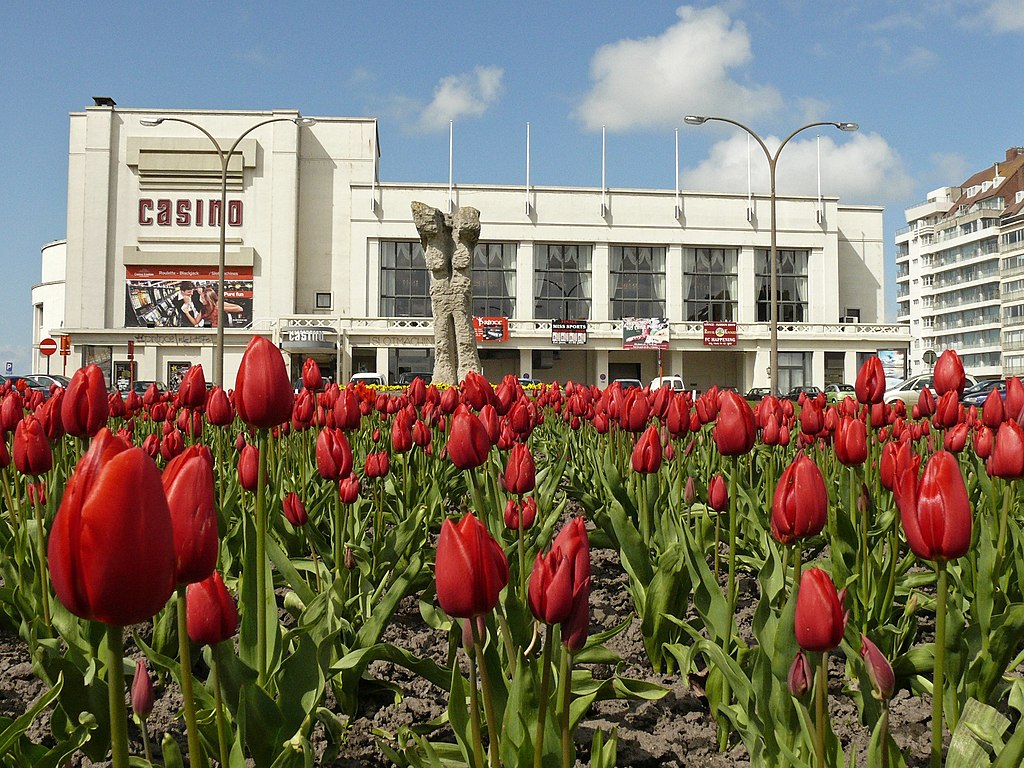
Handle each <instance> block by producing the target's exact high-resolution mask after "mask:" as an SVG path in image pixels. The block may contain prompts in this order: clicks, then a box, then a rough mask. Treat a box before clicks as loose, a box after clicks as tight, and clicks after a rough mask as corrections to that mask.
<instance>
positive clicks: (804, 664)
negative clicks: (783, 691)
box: [789, 651, 814, 701]
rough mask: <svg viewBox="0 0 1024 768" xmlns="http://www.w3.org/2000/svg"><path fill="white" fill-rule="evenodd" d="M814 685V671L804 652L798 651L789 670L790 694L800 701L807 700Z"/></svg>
mask: <svg viewBox="0 0 1024 768" xmlns="http://www.w3.org/2000/svg"><path fill="white" fill-rule="evenodd" d="M813 684H814V671H813V670H812V669H811V663H810V662H809V661H808V660H807V656H805V655H804V652H803V651H797V652H796V656H795V657H794V659H793V664H792V665H791V666H790V668H789V693H790V695H791V696H793V698H795V699H798V700H800V701H804V700H806V699H807V696H808V695H809V694H810V692H811V688H812V687H813Z"/></svg>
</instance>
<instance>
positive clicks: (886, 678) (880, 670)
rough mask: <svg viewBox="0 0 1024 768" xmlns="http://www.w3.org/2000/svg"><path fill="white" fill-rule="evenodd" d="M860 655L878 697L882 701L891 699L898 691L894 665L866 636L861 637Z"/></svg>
mask: <svg viewBox="0 0 1024 768" xmlns="http://www.w3.org/2000/svg"><path fill="white" fill-rule="evenodd" d="M860 655H861V658H862V659H864V666H865V667H867V670H868V677H869V678H870V680H871V686H872V687H873V688H874V689H875V694H876V696H877V697H878V698H879V699H880V700H882V701H885V700H887V699H891V698H892V694H893V691H894V690H895V689H896V675H895V674H894V673H893V670H892V664H890V663H889V660H888V659H887V658H885V654H883V653H882V652H881V651H880V650H879V649H878V646H877V645H875V644H874V643H873V642H871V640H870V639H869V638H868V636H867V635H864V634H862V635H861V636H860Z"/></svg>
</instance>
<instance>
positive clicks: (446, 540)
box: [434, 414, 508, 619]
mask: <svg viewBox="0 0 1024 768" xmlns="http://www.w3.org/2000/svg"><path fill="white" fill-rule="evenodd" d="M470 415H472V414H470ZM474 418H475V417H474ZM434 570H435V575H436V580H437V601H438V603H439V604H440V606H441V609H442V610H443V611H444V612H445V613H447V614H448V615H449V616H452V617H455V618H460V619H468V618H471V617H473V616H479V615H480V614H484V613H487V612H488V611H490V610H491V609H492V608H494V606H495V604H496V603H497V602H498V594H499V593H500V592H501V590H502V589H503V588H504V587H505V585H506V584H507V583H508V561H507V560H506V559H505V553H504V552H503V551H502V549H501V546H500V545H499V544H498V542H497V541H495V540H494V537H493V536H491V534H490V533H489V532H488V531H487V529H486V528H484V526H483V524H482V523H481V522H480V521H479V520H477V519H476V517H475V516H473V515H472V514H467V515H465V516H463V518H462V519H461V520H460V521H459V522H458V523H453V522H452V521H451V519H446V520H445V521H444V523H442V524H441V537H440V539H439V540H438V544H437V555H436V558H435V566H434Z"/></svg>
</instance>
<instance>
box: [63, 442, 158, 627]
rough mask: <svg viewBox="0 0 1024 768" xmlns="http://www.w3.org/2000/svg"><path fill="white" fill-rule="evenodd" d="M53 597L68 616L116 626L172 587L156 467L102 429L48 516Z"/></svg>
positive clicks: (145, 611) (149, 609)
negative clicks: (55, 597)
mask: <svg viewBox="0 0 1024 768" xmlns="http://www.w3.org/2000/svg"><path fill="white" fill-rule="evenodd" d="M48 560H49V565H50V574H51V579H52V582H53V589H54V592H55V593H56V594H57V598H58V599H59V600H60V601H61V602H62V603H63V604H64V605H65V607H67V609H68V610H69V611H71V612H72V613H73V614H75V615H76V616H80V617H81V618H83V619H88V620H90V621H101V622H103V623H105V624H111V625H115V626H119V627H123V626H129V625H131V624H137V623H139V622H141V621H145V620H146V619H149V618H150V617H152V616H153V615H155V614H156V613H157V611H159V610H160V609H161V608H163V606H164V604H165V603H166V602H167V599H168V598H169V597H170V596H171V593H172V592H173V591H174V583H175V554H174V529H173V525H172V523H171V513H170V510H169V508H168V506H167V497H166V495H165V494H164V489H163V485H162V484H161V482H160V471H159V470H158V469H157V467H156V464H154V463H153V460H152V459H151V458H149V456H147V455H146V454H145V452H144V451H143V450H142V449H141V448H129V447H128V446H126V445H125V444H124V442H122V441H121V440H120V439H119V438H117V437H115V436H114V435H113V434H111V433H110V432H109V431H108V430H106V429H101V430H100V431H99V432H98V433H97V434H96V437H95V438H94V439H93V440H92V443H91V444H90V446H89V450H88V451H86V452H85V454H84V455H83V456H82V458H81V459H80V460H79V462H78V465H77V466H76V467H75V471H74V473H73V474H72V476H71V478H70V479H69V480H68V482H67V486H66V487H65V490H64V497H63V499H62V500H61V505H60V509H58V511H57V515H56V517H55V518H54V520H53V528H52V531H51V533H50V541H49V554H48Z"/></svg>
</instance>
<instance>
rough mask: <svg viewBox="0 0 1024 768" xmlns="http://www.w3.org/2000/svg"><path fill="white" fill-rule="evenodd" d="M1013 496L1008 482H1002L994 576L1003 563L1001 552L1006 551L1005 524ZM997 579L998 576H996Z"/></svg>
mask: <svg viewBox="0 0 1024 768" xmlns="http://www.w3.org/2000/svg"><path fill="white" fill-rule="evenodd" d="M1012 495H1013V492H1012V490H1011V486H1010V481H1008V480H1004V481H1003V510H1002V513H1001V514H1000V516H999V541H998V543H997V545H996V567H995V568H994V569H993V570H994V572H995V573H996V574H998V573H999V572H1000V566H1001V565H1002V562H1003V552H1004V551H1005V549H1006V524H1007V520H1008V518H1009V516H1010V499H1011V497H1012ZM997 578H998V576H997Z"/></svg>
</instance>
